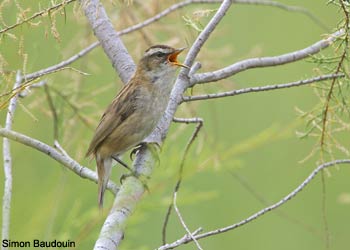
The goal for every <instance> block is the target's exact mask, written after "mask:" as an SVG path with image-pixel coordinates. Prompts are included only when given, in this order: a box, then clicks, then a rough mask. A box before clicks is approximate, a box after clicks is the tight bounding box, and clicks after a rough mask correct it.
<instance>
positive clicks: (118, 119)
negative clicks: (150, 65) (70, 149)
mask: <svg viewBox="0 0 350 250" xmlns="http://www.w3.org/2000/svg"><path fill="white" fill-rule="evenodd" d="M138 91H139V88H138V87H137V85H135V84H127V85H126V86H124V87H123V89H122V90H121V91H120V93H119V94H118V95H117V96H116V97H115V98H114V100H113V102H112V103H111V104H110V105H109V106H108V107H107V109H106V111H105V112H104V114H103V115H102V117H101V120H100V123H99V125H98V126H97V128H96V131H95V135H94V137H93V138H92V140H91V143H90V146H89V149H88V151H87V153H86V156H89V155H91V154H92V153H95V152H96V149H97V148H98V147H99V145H100V144H101V143H102V142H103V141H104V140H105V139H106V138H107V137H108V136H109V135H110V134H111V133H112V132H113V131H114V130H115V129H116V128H117V127H119V126H120V124H122V123H123V122H124V121H125V120H126V119H127V118H128V117H130V116H131V114H132V113H134V111H135V110H136V106H135V100H136V98H137V93H138Z"/></svg>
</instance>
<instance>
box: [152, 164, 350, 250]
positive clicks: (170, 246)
mask: <svg viewBox="0 0 350 250" xmlns="http://www.w3.org/2000/svg"><path fill="white" fill-rule="evenodd" d="M338 164H350V159H343V160H335V161H331V162H327V163H324V164H322V165H320V166H318V167H317V168H316V169H314V171H312V172H311V174H310V175H309V176H308V177H307V178H306V179H305V180H304V181H303V182H302V183H301V184H300V185H299V186H298V187H297V188H296V189H294V190H293V191H292V192H290V193H289V194H288V195H286V196H285V197H284V198H282V199H281V200H280V201H278V202H276V203H275V204H273V205H271V206H268V207H265V208H264V209H262V210H260V211H259V212H257V213H255V214H253V215H251V216H249V217H248V218H246V219H244V220H242V221H240V222H238V223H235V224H232V225H229V226H227V227H223V228H219V229H215V230H212V231H209V232H206V233H202V234H198V235H195V236H194V238H195V239H196V240H198V239H202V238H206V237H209V236H213V235H217V234H221V233H224V232H227V231H230V230H233V229H236V228H238V227H240V226H243V225H245V224H247V223H249V222H251V221H253V220H255V219H257V218H259V217H260V216H262V215H264V214H266V213H267V212H270V211H272V210H274V209H276V208H278V207H280V206H281V205H283V204H285V203H286V202H288V201H289V200H291V199H292V198H294V197H295V196H296V195H297V194H298V193H299V192H300V191H302V190H303V188H304V187H305V186H306V185H308V184H309V183H310V182H311V181H312V180H313V179H314V177H315V176H316V175H317V174H318V173H319V172H320V171H321V170H323V169H325V168H328V167H331V166H335V165H338ZM191 241H192V238H191V237H190V236H189V235H185V236H183V237H182V238H181V239H179V240H177V241H174V242H173V243H169V244H166V245H164V246H161V247H159V248H158V249H157V250H166V249H173V248H176V247H178V246H180V245H183V244H186V243H189V242H191Z"/></svg>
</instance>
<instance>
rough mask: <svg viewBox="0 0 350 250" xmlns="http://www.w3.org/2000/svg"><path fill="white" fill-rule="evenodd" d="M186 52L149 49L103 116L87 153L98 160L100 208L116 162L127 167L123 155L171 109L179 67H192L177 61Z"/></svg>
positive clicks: (147, 133) (160, 46)
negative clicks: (171, 99)
mask: <svg viewBox="0 0 350 250" xmlns="http://www.w3.org/2000/svg"><path fill="white" fill-rule="evenodd" d="M184 49H185V48H179V49H175V48H172V47H170V46H167V45H154V46H151V47H150V48H148V49H147V50H146V51H145V52H144V54H143V56H142V58H141V59H140V61H139V63H138V64H137V67H136V70H135V73H134V74H133V76H132V77H131V78H130V80H129V81H128V83H127V84H126V85H124V87H123V88H122V89H121V90H120V92H119V93H118V94H117V95H116V97H115V98H114V99H113V101H112V102H111V104H110V105H109V106H108V107H107V109H106V110H105V112H104V113H103V115H102V117H101V120H100V123H99V124H98V126H97V128H96V130H95V133H94V135H93V137H92V140H91V142H90V146H89V148H88V150H87V153H86V157H89V156H93V157H94V158H95V160H96V166H97V174H98V204H99V207H100V208H102V207H103V197H104V193H105V190H106V187H107V183H108V180H109V177H110V174H111V168H112V163H113V159H114V160H116V161H118V162H119V163H121V164H122V165H124V164H123V163H122V162H121V161H120V159H119V157H120V155H122V154H123V153H125V152H126V151H128V150H129V149H131V148H133V147H135V146H137V145H140V144H141V143H142V141H143V140H144V139H145V138H146V137H147V136H148V135H149V134H150V133H151V132H152V131H153V130H154V129H155V127H156V125H157V123H158V122H159V120H160V118H161V117H162V115H163V114H164V111H165V109H166V107H167V104H168V101H169V97H170V92H171V90H172V88H173V85H174V80H175V76H176V70H177V68H179V67H184V68H189V67H188V66H187V65H184V64H181V63H180V62H178V60H177V56H178V55H179V54H180V53H181V52H182V51H183V50H184Z"/></svg>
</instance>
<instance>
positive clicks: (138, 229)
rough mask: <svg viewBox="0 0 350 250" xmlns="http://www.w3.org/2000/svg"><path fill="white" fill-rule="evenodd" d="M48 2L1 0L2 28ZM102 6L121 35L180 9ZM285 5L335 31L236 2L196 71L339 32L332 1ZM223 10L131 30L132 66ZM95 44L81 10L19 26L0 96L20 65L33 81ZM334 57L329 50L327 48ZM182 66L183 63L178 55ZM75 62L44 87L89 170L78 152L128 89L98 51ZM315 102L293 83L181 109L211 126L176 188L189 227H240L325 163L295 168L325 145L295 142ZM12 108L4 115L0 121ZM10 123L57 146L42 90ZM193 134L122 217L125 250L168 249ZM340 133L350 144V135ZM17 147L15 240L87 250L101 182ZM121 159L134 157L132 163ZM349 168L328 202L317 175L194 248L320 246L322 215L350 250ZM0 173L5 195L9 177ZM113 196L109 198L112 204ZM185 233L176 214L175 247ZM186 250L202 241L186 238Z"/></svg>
mask: <svg viewBox="0 0 350 250" xmlns="http://www.w3.org/2000/svg"><path fill="white" fill-rule="evenodd" d="M48 2H49V1H43V0H42V1H14V2H10V1H8V2H7V3H5V2H3V4H2V9H1V10H0V11H1V17H2V20H1V21H2V22H5V23H6V24H7V25H10V24H13V23H16V20H17V19H18V14H19V13H23V12H25V15H26V16H27V17H29V16H31V15H32V14H33V13H36V12H38V11H39V10H40V9H43V8H45V7H47V6H49V5H48V4H49V3H48ZM102 2H103V4H104V5H105V7H106V10H107V12H108V13H109V15H110V17H111V19H112V21H113V23H114V24H115V26H116V29H118V30H120V29H122V28H125V27H128V26H129V25H130V24H133V23H136V22H138V21H142V20H145V19H146V18H148V17H150V16H152V15H154V14H155V13H157V12H159V11H160V10H162V9H165V8H166V7H167V6H169V5H171V4H174V3H176V2H177V1H134V2H133V3H127V1H125V2H123V1H102ZM280 2H282V3H285V4H288V5H298V6H301V7H305V8H307V9H308V10H310V11H311V12H312V13H313V14H314V15H315V16H316V17H317V18H319V19H320V20H321V21H322V23H323V24H325V25H326V26H327V27H328V30H325V29H324V28H323V27H321V26H320V25H318V24H316V23H315V22H314V21H313V20H312V19H310V18H309V17H307V16H306V15H304V14H302V13H299V12H288V11H285V10H282V9H278V8H275V7H269V6H256V5H242V4H234V5H233V6H232V7H231V9H230V11H229V13H228V14H227V15H226V16H225V18H224V19H223V21H222V23H221V24H220V26H219V27H218V28H217V30H216V31H215V32H214V33H213V34H212V36H211V37H210V39H209V40H208V42H207V43H206V45H205V46H204V47H203V49H202V50H201V53H200V55H199V58H198V60H199V61H200V62H201V63H202V69H201V70H200V71H202V72H205V71H209V70H213V69H218V68H221V67H223V66H225V65H229V64H231V63H234V62H237V61H239V60H242V59H245V58H251V57H260V56H273V55H279V54H282V53H287V52H291V51H293V50H297V49H301V48H304V47H306V46H309V45H311V44H312V43H314V42H316V41H318V40H320V39H321V38H322V37H324V35H325V34H328V33H331V32H332V31H333V30H334V28H335V27H336V26H337V24H338V22H339V21H340V20H341V18H342V14H341V13H340V11H339V9H338V8H337V7H336V6H334V5H327V4H326V3H327V1H325V0H324V1H322V0H313V1H297V0H295V1H291V0H290V1H286V0H285V1H280ZM217 7H218V5H217V4H212V5H201V4H196V5H189V6H187V7H185V8H183V9H181V10H179V11H177V12H175V13H173V14H171V15H169V16H168V17H166V18H164V19H161V20H160V21H159V22H157V23H156V24H152V25H150V26H149V27H147V28H145V29H144V32H143V33H142V32H139V31H136V32H133V33H131V34H128V35H125V36H123V41H125V43H126V45H127V48H128V49H129V51H130V53H131V54H132V55H133V57H134V60H135V61H137V60H138V59H139V58H140V57H141V55H142V52H143V51H144V50H145V49H146V48H147V47H148V46H149V45H151V44H157V43H165V44H169V45H173V46H178V47H181V46H184V45H185V46H186V45H188V46H190V45H191V44H192V42H193V41H194V39H195V38H196V35H197V34H198V33H197V31H196V30H194V29H193V28H191V27H189V26H188V25H186V22H185V21H184V19H183V17H184V16H186V17H189V18H192V20H195V18H199V19H198V22H199V23H201V24H202V25H205V24H206V23H207V22H208V21H209V19H210V17H211V16H212V13H213V12H209V13H210V14H209V16H205V15H204V16H203V17H198V15H194V14H193V13H197V14H198V11H203V10H215V9H216V8H217ZM202 13H203V12H202ZM2 28H3V25H2ZM93 41H95V38H94V36H93V32H92V31H91V28H90V27H89V25H88V24H87V22H86V18H85V16H84V14H83V13H82V11H81V9H80V7H79V4H78V3H74V4H70V5H68V6H66V8H65V11H63V10H60V11H58V12H54V13H52V14H51V17H48V16H44V17H40V18H37V19H34V20H33V21H32V22H31V23H27V24H23V25H21V26H20V27H17V28H16V29H14V30H11V31H10V34H5V35H3V37H2V38H1V43H0V54H1V56H2V69H3V70H6V71H7V74H6V75H3V77H2V79H1V86H0V87H1V93H5V92H6V91H8V90H9V89H10V88H11V87H12V84H13V82H14V74H15V73H14V72H15V71H16V70H18V69H20V70H22V72H24V73H31V72H34V71H37V70H39V69H42V68H46V67H48V66H51V65H53V64H56V63H58V62H60V61H62V60H65V59H67V58H68V57H70V56H71V55H73V54H75V53H77V52H79V51H80V50H81V49H83V48H85V47H86V46H87V45H89V44H90V43H92V42H93ZM332 51H333V48H331V49H328V50H327V51H325V52H324V53H332ZM180 60H184V55H182V56H181V57H180ZM5 61H6V62H5ZM72 67H73V68H74V69H77V70H79V71H81V72H85V73H88V74H89V75H88V76H85V75H82V74H80V73H79V72H77V71H76V70H72V69H66V70H63V71H60V72H57V73H55V74H51V75H49V76H46V77H44V78H43V79H46V80H47V81H48V86H49V92H50V95H51V97H52V99H53V103H54V105H55V107H56V109H57V110H56V111H57V113H58V121H59V137H58V139H59V141H60V143H61V145H62V146H63V147H64V148H65V149H66V151H67V152H68V153H69V154H70V155H71V156H72V157H73V158H75V159H76V160H78V161H79V162H80V163H81V164H83V165H84V166H87V167H89V168H91V169H95V164H94V161H89V160H88V159H85V158H84V153H85V151H86V148H87V147H88V143H89V141H90V139H91V137H92V133H93V129H94V127H95V126H96V124H97V122H98V120H99V117H100V115H101V114H102V112H103V110H104V108H105V107H106V106H107V105H108V104H109V103H110V101H111V100H112V98H113V97H114V95H115V93H117V92H118V90H119V89H120V88H121V82H120V80H119V79H118V76H117V74H116V73H115V71H114V70H113V68H112V67H111V64H110V62H109V61H108V59H107V57H106V56H105V55H104V53H103V51H102V49H101V48H97V49H95V50H94V51H92V52H91V53H89V54H88V55H86V56H84V57H83V58H81V59H80V60H78V61H76V62H75V63H74V64H73V65H72ZM318 72H319V71H318V69H317V65H315V64H313V63H311V62H310V61H307V60H303V61H301V62H297V63H293V64H291V65H284V66H279V67H271V68H264V69H253V70H248V71H245V72H243V73H240V74H238V75H235V76H233V77H231V78H229V79H226V80H225V81H222V82H218V83H210V84H206V85H201V86H196V87H195V88H194V89H193V94H199V93H212V92H218V91H223V90H231V89H238V88H245V87H249V86H263V85H267V84H274V83H283V82H290V81H297V80H301V79H304V78H310V77H312V76H315V75H318ZM320 84H323V83H320ZM187 94H191V92H190V91H189V92H188V93H187ZM2 101H3V99H2ZM318 102H319V99H318V97H317V96H316V95H315V93H314V90H313V88H311V87H299V88H293V89H285V90H280V91H270V92H266V93H252V94H247V95H242V96H236V97H229V98H226V99H216V100H210V101H201V102H194V103H186V104H183V105H181V107H180V108H179V110H178V113H177V116H179V117H192V116H198V117H202V118H203V119H204V121H205V123H204V128H203V130H202V131H201V132H200V134H199V137H198V139H197V141H196V142H195V144H194V145H193V147H192V149H191V151H190V153H189V157H188V158H187V159H186V165H185V177H184V181H183V183H182V188H181V189H180V192H179V194H178V206H179V208H180V210H181V212H182V215H183V217H184V219H185V220H186V222H187V225H188V226H189V228H190V229H191V230H195V229H197V228H198V227H202V228H203V229H204V231H207V230H211V229H215V228H218V227H223V226H227V225H229V224H233V223H235V222H238V221H240V220H242V219H244V218H246V217H248V216H250V215H251V214H253V213H255V212H257V211H258V210H260V209H262V208H263V207H265V206H266V204H272V203H274V202H277V201H278V200H280V199H281V198H282V197H283V196H285V195H286V194H288V193H289V192H290V191H292V190H293V189H294V188H295V187H296V186H297V185H299V184H300V183H301V182H302V181H303V180H304V179H305V178H306V176H307V175H308V174H309V173H310V172H311V171H312V170H313V169H314V168H315V167H316V162H318V160H319V159H320V158H319V155H318V154H315V155H314V156H312V157H311V158H310V159H309V160H307V161H303V162H302V163H300V161H302V160H303V159H304V158H305V157H306V156H307V155H309V153H310V152H311V151H312V150H313V148H314V146H315V144H316V143H317V140H318V138H307V139H300V138H298V137H297V135H296V131H303V130H304V129H305V126H306V125H305V121H304V120H302V119H300V118H299V114H298V113H297V112H296V108H299V109H301V110H304V111H308V110H310V109H312V108H313V107H314V106H315V105H317V103H318ZM5 114H6V112H5V111H4V110H2V111H1V114H0V116H1V120H2V121H4V119H5ZM3 124H4V122H2V126H4V125H3ZM13 129H14V130H15V131H18V132H21V133H23V134H26V135H29V136H31V137H33V138H36V139H39V140H42V141H44V142H45V143H47V144H50V145H52V144H53V140H54V138H53V119H52V114H51V112H50V109H49V106H48V101H47V95H46V94H45V91H44V89H43V88H41V89H33V90H32V91H31V93H30V94H29V95H28V96H27V97H26V98H23V99H20V101H19V106H18V110H17V112H16V114H15V117H14V127H13ZM193 129H194V126H193V125H187V126H185V125H179V124H173V125H172V127H171V130H170V132H169V134H168V138H167V139H166V142H165V144H164V147H163V150H162V153H161V161H160V162H161V164H160V166H159V167H157V168H156V169H155V172H154V175H153V178H152V179H151V180H150V182H149V189H150V192H149V193H146V194H145V195H144V197H143V200H142V202H141V203H140V204H139V206H138V208H137V211H136V213H135V214H134V215H133V216H132V218H131V219H130V221H129V222H128V226H127V230H126V233H125V239H124V241H123V243H122V246H121V249H154V248H156V247H158V246H160V245H161V229H162V224H163V220H164V216H165V213H166V210H167V206H168V204H169V202H170V200H171V198H172V190H173V187H174V185H175V183H176V179H177V171H178V168H179V164H180V159H181V156H182V154H183V149H184V147H185V145H186V142H187V140H188V138H189V136H190V134H191V133H192V131H193ZM343 138H346V139H349V136H348V135H346V136H345V137H343ZM11 147H12V148H11V150H12V157H13V199H12V210H11V233H10V235H11V239H12V240H32V239H36V238H38V239H41V240H53V239H57V240H60V239H61V240H68V239H70V240H72V241H75V242H76V243H77V247H76V249H91V248H92V247H93V245H94V242H95V240H96V238H97V237H98V234H99V230H100V228H101V225H102V223H103V221H104V218H105V216H101V215H100V214H99V212H98V208H97V186H96V185H95V184H93V183H92V182H90V181H87V180H85V179H81V178H79V177H78V176H77V175H75V174H73V173H72V172H70V171H68V170H66V169H65V168H64V167H62V166H60V164H58V163H57V162H55V161H54V160H52V159H51V158H49V157H47V156H46V155H44V154H42V153H40V152H37V151H36V150H33V149H32V148H28V147H25V146H23V145H20V144H18V143H14V142H13V143H12V145H11ZM347 147H348V148H349V143H348V142H347ZM336 156H339V157H344V156H343V155H340V154H339V155H336ZM124 159H125V160H126V161H128V156H127V155H126V156H125V157H124ZM123 171H124V170H123V169H121V168H120V167H119V166H118V167H117V168H115V169H114V170H113V180H114V181H115V182H117V183H118V182H119V177H120V175H121V174H122V173H123ZM349 174H350V169H349V167H348V166H341V167H339V168H338V167H335V168H333V169H330V170H329V171H328V172H327V174H326V196H325V197H324V196H323V192H322V184H321V178H320V176H317V177H316V179H315V180H314V181H313V182H312V183H311V184H310V185H309V186H307V188H305V190H304V191H302V192H301V193H300V194H299V195H298V196H297V197H296V198H295V199H293V200H291V201H289V202H288V203H287V204H285V205H284V206H283V207H281V208H279V209H278V210H275V211H273V212H270V213H268V214H266V215H264V216H263V217H261V218H259V219H258V220H256V221H254V222H252V223H249V224H248V225H245V226H244V227H241V228H238V229H236V230H234V231H231V232H228V233H225V234H221V235H218V236H214V237H210V238H207V239H203V240H201V241H200V243H201V245H202V246H203V248H204V249H242V250H244V249H269V250H272V249H285V250H288V249H326V243H325V235H326V230H325V218H326V220H327V225H328V226H327V227H328V231H329V237H330V249H334V250H343V249H347V248H348V247H349V245H350V238H349V236H350V234H349V232H350V226H349V225H350V213H349V208H350V207H349V206H350V203H349V196H350V186H349V181H348V180H349V178H348V176H349ZM0 179H1V188H0V190H1V191H0V195H1V196H2V195H3V189H2V187H3V179H4V176H3V171H1V174H0ZM324 198H325V202H326V211H325V212H324V211H323V206H322V204H323V201H324ZM112 201H113V197H112V195H111V194H110V193H108V194H107V195H106V197H105V207H106V208H107V209H105V210H108V207H110V206H111V204H112ZM265 203H266V204H265ZM184 234H185V231H184V229H183V228H182V226H181V225H180V223H179V221H178V218H177V217H176V216H175V215H174V214H173V215H172V217H171V219H170V224H169V228H168V237H167V238H168V241H169V242H170V241H173V240H176V239H178V238H179V237H182V236H183V235H184ZM179 249H195V247H194V245H193V244H188V245H185V246H181V247H180V248H179Z"/></svg>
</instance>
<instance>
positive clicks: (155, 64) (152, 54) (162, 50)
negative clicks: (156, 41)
mask: <svg viewBox="0 0 350 250" xmlns="http://www.w3.org/2000/svg"><path fill="white" fill-rule="evenodd" d="M184 49H185V48H180V49H174V48H172V47H170V46H167V45H154V46H152V47H150V48H148V49H147V50H146V51H145V53H144V55H143V57H142V59H141V60H140V64H139V67H141V68H142V69H144V70H146V71H153V72H159V71H165V72H166V71H174V70H175V69H176V67H177V66H180V67H184V68H189V67H188V66H187V65H184V64H181V63H180V62H178V61H177V56H178V55H179V54H180V53H181V52H182V51H183V50H184Z"/></svg>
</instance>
